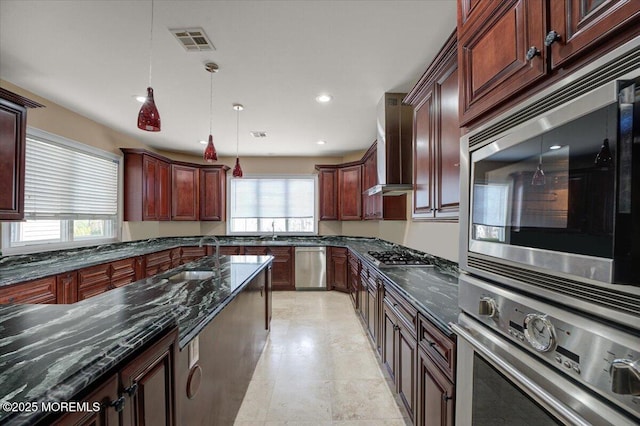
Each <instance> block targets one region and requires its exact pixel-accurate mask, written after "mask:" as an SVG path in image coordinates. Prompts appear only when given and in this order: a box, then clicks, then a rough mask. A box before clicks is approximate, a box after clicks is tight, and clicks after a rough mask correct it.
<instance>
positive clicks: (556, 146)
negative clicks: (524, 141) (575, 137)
mask: <svg viewBox="0 0 640 426" xmlns="http://www.w3.org/2000/svg"><path fill="white" fill-rule="evenodd" d="M560 148H562V145H551V146H550V147H549V149H560Z"/></svg>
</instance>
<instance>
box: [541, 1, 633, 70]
mask: <svg viewBox="0 0 640 426" xmlns="http://www.w3.org/2000/svg"><path fill="white" fill-rule="evenodd" d="M639 24H640V3H638V1H637V0H559V1H552V2H550V5H549V31H548V32H547V33H546V34H547V36H548V37H549V39H548V41H547V40H546V39H545V42H547V43H550V44H551V55H550V57H551V61H550V65H551V68H552V69H555V68H558V67H562V66H565V65H566V64H567V63H569V62H570V61H572V60H574V59H577V58H579V57H580V56H581V55H584V54H585V53H588V51H589V50H593V48H594V47H596V46H597V45H599V44H604V43H607V42H609V41H610V40H611V39H615V37H617V36H619V35H621V33H624V32H629V31H628V30H630V29H632V27H634V26H635V27H637V26H638V25H639ZM636 30H637V28H636ZM552 31H553V32H554V33H551V32H552Z"/></svg>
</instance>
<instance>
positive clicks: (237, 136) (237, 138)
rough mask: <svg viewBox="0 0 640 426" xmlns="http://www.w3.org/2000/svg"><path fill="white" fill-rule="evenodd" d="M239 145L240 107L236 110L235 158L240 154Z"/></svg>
mask: <svg viewBox="0 0 640 426" xmlns="http://www.w3.org/2000/svg"><path fill="white" fill-rule="evenodd" d="M239 146H240V109H237V110H236V158H238V157H239V156H240V155H239V153H240V150H239V148H238V147H239Z"/></svg>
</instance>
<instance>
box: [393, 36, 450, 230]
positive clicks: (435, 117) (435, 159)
mask: <svg viewBox="0 0 640 426" xmlns="http://www.w3.org/2000/svg"><path fill="white" fill-rule="evenodd" d="M458 99H459V95H458V63H457V43H456V34H455V32H454V33H453V34H452V35H451V37H449V39H448V40H447V42H446V43H445V45H444V47H443V48H442V50H441V51H440V53H438V55H437V56H436V58H435V59H434V61H433V62H432V63H431V65H430V66H429V68H427V71H426V72H425V73H424V74H423V76H422V77H421V78H420V80H419V81H418V83H417V84H416V86H415V87H414V88H413V90H412V91H411V92H410V93H408V94H407V96H406V97H405V99H404V102H405V103H408V104H410V105H412V106H413V107H414V116H413V126H414V128H413V203H412V204H413V213H412V217H413V218H414V219H449V220H455V219H457V217H458V209H459V203H460V189H459V183H460V167H459V166H460V126H459V121H458Z"/></svg>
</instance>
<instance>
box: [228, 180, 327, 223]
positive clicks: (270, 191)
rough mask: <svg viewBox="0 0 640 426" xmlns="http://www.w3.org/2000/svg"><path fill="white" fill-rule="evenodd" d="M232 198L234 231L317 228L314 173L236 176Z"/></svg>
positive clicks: (232, 183) (231, 212)
mask: <svg viewBox="0 0 640 426" xmlns="http://www.w3.org/2000/svg"><path fill="white" fill-rule="evenodd" d="M230 198H231V200H230V231H231V232H235V233H242V232H247V233H251V232H254V233H255V232H257V233H268V232H278V233H312V232H315V211H316V208H315V179H314V178H313V177H308V178H243V179H233V180H231V188H230Z"/></svg>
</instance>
